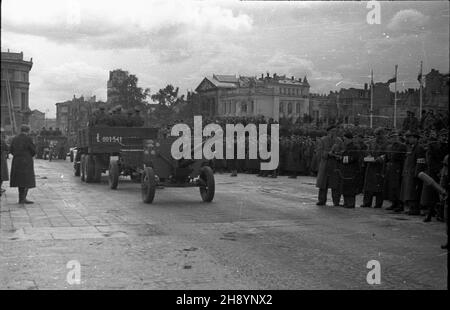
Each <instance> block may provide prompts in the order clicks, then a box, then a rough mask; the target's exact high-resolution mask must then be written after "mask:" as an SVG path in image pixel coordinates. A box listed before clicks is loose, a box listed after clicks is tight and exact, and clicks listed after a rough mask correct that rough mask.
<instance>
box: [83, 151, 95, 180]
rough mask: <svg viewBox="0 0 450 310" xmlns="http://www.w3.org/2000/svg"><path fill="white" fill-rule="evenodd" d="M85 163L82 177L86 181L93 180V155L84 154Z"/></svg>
mask: <svg viewBox="0 0 450 310" xmlns="http://www.w3.org/2000/svg"><path fill="white" fill-rule="evenodd" d="M85 158H86V159H85V160H86V164H85V165H84V169H85V173H84V177H85V180H86V183H92V182H94V174H95V162H94V158H93V155H86V157H85Z"/></svg>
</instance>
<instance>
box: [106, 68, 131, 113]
mask: <svg viewBox="0 0 450 310" xmlns="http://www.w3.org/2000/svg"><path fill="white" fill-rule="evenodd" d="M128 76H129V74H128V71H123V70H121V69H116V70H113V71H109V80H108V82H107V92H106V102H107V103H108V105H115V104H120V102H119V100H118V98H119V88H118V87H119V86H120V84H121V83H123V81H124V80H126V79H127V78H128Z"/></svg>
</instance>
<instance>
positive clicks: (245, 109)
mask: <svg viewBox="0 0 450 310" xmlns="http://www.w3.org/2000/svg"><path fill="white" fill-rule="evenodd" d="M241 112H242V113H247V103H245V102H242V103H241Z"/></svg>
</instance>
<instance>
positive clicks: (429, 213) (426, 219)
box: [423, 206, 436, 223]
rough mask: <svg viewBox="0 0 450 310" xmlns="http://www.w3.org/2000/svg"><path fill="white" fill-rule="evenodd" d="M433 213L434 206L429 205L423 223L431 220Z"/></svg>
mask: <svg viewBox="0 0 450 310" xmlns="http://www.w3.org/2000/svg"><path fill="white" fill-rule="evenodd" d="M435 213H436V211H435V210H434V206H429V208H428V212H427V215H426V217H425V219H424V220H423V221H424V222H425V223H428V222H431V218H432V217H433V216H434V214H435Z"/></svg>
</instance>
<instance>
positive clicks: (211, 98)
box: [194, 73, 309, 121]
mask: <svg viewBox="0 0 450 310" xmlns="http://www.w3.org/2000/svg"><path fill="white" fill-rule="evenodd" d="M195 91H196V92H197V96H194V98H195V100H194V102H195V103H194V104H195V105H197V107H198V110H199V112H200V113H201V114H202V115H204V116H209V117H214V116H219V117H220V116H259V115H263V116H264V117H265V118H266V119H269V118H273V119H274V120H279V119H280V118H283V117H284V118H289V119H292V120H293V121H295V120H296V119H297V118H298V117H300V116H302V115H303V114H304V113H308V111H309V83H308V80H307V79H306V77H305V78H304V79H303V80H302V79H301V78H299V79H295V78H294V77H291V78H287V77H286V76H285V75H283V76H278V75H277V74H273V76H269V74H268V73H267V75H266V76H264V75H261V77H260V78H256V77H247V76H239V77H236V76H235V75H216V74H214V75H213V76H212V77H205V78H204V79H203V80H202V82H201V83H200V84H199V85H198V87H197V88H196V89H195Z"/></svg>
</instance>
